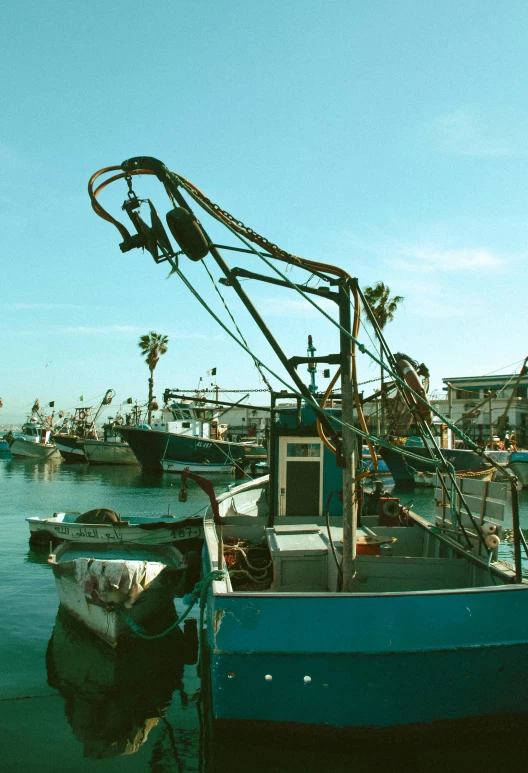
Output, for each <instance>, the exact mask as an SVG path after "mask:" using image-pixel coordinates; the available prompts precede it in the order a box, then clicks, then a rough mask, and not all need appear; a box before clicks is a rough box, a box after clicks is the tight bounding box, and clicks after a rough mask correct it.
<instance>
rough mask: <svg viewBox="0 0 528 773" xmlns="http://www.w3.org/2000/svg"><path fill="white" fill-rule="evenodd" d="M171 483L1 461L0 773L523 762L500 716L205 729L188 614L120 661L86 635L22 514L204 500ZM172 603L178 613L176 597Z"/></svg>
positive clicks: (221, 482)
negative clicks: (477, 722)
mask: <svg viewBox="0 0 528 773" xmlns="http://www.w3.org/2000/svg"><path fill="white" fill-rule="evenodd" d="M230 482H231V479H230V478H226V477H225V476H221V477H217V478H216V479H215V480H214V483H215V486H216V487H217V490H219V491H221V490H223V489H224V488H225V487H226V486H227V485H228V484H229V483H230ZM178 491H179V479H178V478H177V477H176V476H171V475H151V474H148V473H145V472H142V471H141V470H139V468H133V467H132V468H127V467H122V468H119V467H114V468H110V467H109V468H103V467H101V468H97V467H88V466H86V465H80V466H76V465H66V464H63V463H61V462H60V461H57V462H54V461H53V462H47V463H39V462H33V461H31V460H27V461H26V460H19V459H13V460H10V461H7V460H0V524H1V529H2V532H1V534H2V538H1V543H0V544H1V548H0V551H1V552H0V555H1V562H0V583H1V586H0V587H1V593H0V621H1V622H0V630H1V634H2V635H1V637H0V664H1V667H0V673H1V679H0V731H1V758H0V770H2V771H4V773H12V772H13V773H14V772H15V771H31V770H38V771H39V773H47V771H50V772H51V771H53V773H56V771H62V770H75V771H76V773H77V771H78V772H79V773H81V772H82V771H91V772H92V773H94V772H95V773H98V771H99V770H101V771H104V772H105V773H106V772H108V773H113V771H128V772H130V773H135V772H136V771H150V772H151V773H169V772H171V773H172V771H178V772H180V771H207V772H208V773H221V772H224V771H225V772H226V773H227V771H230V773H232V772H233V771H241V772H242V773H243V772H244V771H248V772H249V771H250V772H251V773H259V771H271V772H272V773H273V772H274V771H284V772H285V773H300V772H301V771H314V773H315V772H316V771H325V773H326V771H328V770H332V771H343V773H344V771H378V770H379V771H381V770H383V771H385V770H387V768H389V769H398V768H400V767H401V768H402V769H403V768H405V770H406V771H422V770H423V771H437V770H438V771H441V770H446V771H448V770H449V771H453V770H477V769H478V770H479V771H482V770H491V769H492V768H494V769H497V768H499V767H501V768H503V767H504V766H508V767H510V766H511V767H512V768H513V769H515V770H524V769H525V762H524V760H525V758H526V751H525V739H524V735H525V732H526V729H527V728H528V725H527V724H526V722H525V720H524V719H521V720H519V721H518V722H517V723H515V724H514V725H512V724H511V723H505V722H504V723H503V722H502V721H501V719H500V718H498V719H497V720H496V724H495V726H494V731H493V732H492V733H491V735H490V734H489V733H486V735H482V734H481V733H480V732H479V731H478V730H474V731H473V730H467V731H465V732H464V733H462V734H460V735H459V734H457V736H456V738H451V736H450V735H449V733H441V734H440V736H438V734H436V733H435V734H432V733H429V732H428V731H427V730H425V731H422V732H420V733H419V734H416V735H412V736H410V737H407V736H406V735H405V734H402V733H400V732H398V733H391V734H387V733H385V734H383V735H382V736H381V735H380V736H376V737H375V738H374V740H373V739H372V738H371V737H369V738H367V737H365V740H364V741H361V740H358V739H356V740H354V741H353V742H350V743H343V741H342V740H339V741H337V740H336V741H335V742H330V743H328V742H326V743H325V744H324V745H320V743H319V742H318V741H317V740H316V739H315V738H314V737H313V736H312V735H311V734H302V735H292V734H289V735H285V737H283V738H280V739H277V738H276V737H273V736H271V735H270V734H265V733H259V734H257V735H256V736H254V737H251V738H250V737H248V736H247V735H246V734H244V735H243V736H239V735H238V734H237V733H236V732H233V733H231V732H230V733H229V734H224V733H223V734H222V735H220V736H219V735H216V736H214V735H213V733H212V732H211V731H210V722H209V717H208V711H207V706H204V705H203V703H202V702H201V701H200V679H199V674H198V667H197V657H196V656H197V647H196V644H197V626H196V620H197V615H198V613H197V612H196V614H194V616H193V613H194V612H195V610H193V613H191V616H190V620H189V622H188V623H187V624H186V625H185V627H182V630H181V631H177V632H175V634H174V635H173V636H170V637H167V638H166V639H163V640H160V641H159V642H154V643H153V642H138V643H136V644H131V645H130V646H129V647H128V648H127V650H126V651H125V652H123V653H122V654H120V656H119V658H115V657H114V656H113V655H112V654H111V653H110V652H109V651H108V650H107V649H106V648H105V647H103V646H101V645H99V644H98V643H97V642H95V641H94V640H93V639H92V638H91V637H89V636H86V635H85V633H84V631H83V630H82V629H80V628H79V627H78V626H77V625H76V624H75V625H74V624H72V622H71V620H70V619H69V617H68V616H67V615H64V614H60V613H59V611H58V599H57V593H56V589H55V582H54V579H53V574H52V572H51V569H50V568H49V567H48V565H47V563H46V560H47V554H48V551H47V549H45V548H44V549H36V548H31V547H30V546H29V541H28V537H29V529H28V525H27V523H26V521H25V518H26V517H28V516H31V515H36V516H39V517H46V516H50V515H52V514H53V512H54V511H57V510H80V511H86V510H90V509H92V508H94V507H109V508H112V509H114V510H116V511H117V512H118V513H120V514H121V516H122V517H126V515H127V514H132V513H135V514H140V513H145V514H146V513H149V514H159V515H164V514H166V513H167V511H169V510H170V512H171V513H172V514H180V513H181V514H182V515H183V514H186V515H188V514H192V513H196V512H199V511H201V510H203V508H204V507H205V505H206V501H205V495H204V494H203V492H202V491H201V490H199V489H198V488H197V487H196V486H194V485H193V484H192V483H190V484H189V497H188V500H187V502H185V503H181V502H179V501H178ZM400 496H401V499H402V502H403V503H404V504H408V503H410V501H413V502H414V509H415V510H416V511H417V512H420V513H421V514H423V515H425V516H426V517H430V516H431V514H432V513H431V509H432V508H431V492H430V491H427V490H423V491H415V492H412V493H411V492H408V493H401V494H400ZM521 518H522V524H523V525H524V526H525V528H528V492H526V491H523V492H522V493H521ZM506 525H507V524H506ZM506 549H508V548H506ZM177 607H178V608H179V609H180V610H182V609H183V607H181V602H178V601H177ZM497 625H500V621H497ZM527 669H528V664H527ZM482 678H483V679H485V674H483V675H482ZM519 678H520V679H526V674H519ZM409 679H412V674H409ZM527 681H528V680H527ZM350 699H351V700H361V696H350ZM527 721H528V718H527Z"/></svg>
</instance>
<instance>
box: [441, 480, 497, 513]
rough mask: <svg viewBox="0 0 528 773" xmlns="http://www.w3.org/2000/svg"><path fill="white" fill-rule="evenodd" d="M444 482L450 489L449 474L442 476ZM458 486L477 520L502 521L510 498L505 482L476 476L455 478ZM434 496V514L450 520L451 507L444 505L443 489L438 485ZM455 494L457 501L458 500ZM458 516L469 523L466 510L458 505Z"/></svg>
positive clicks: (445, 499)
mask: <svg viewBox="0 0 528 773" xmlns="http://www.w3.org/2000/svg"><path fill="white" fill-rule="evenodd" d="M442 478H443V480H444V481H445V483H446V487H447V490H448V491H450V490H451V481H450V479H449V476H447V475H444V476H442ZM457 480H458V483H459V486H460V488H461V490H462V493H463V495H464V499H465V501H466V504H467V506H468V508H469V510H470V512H471V514H472V515H473V517H474V518H475V520H477V521H478V522H481V521H482V520H483V519H484V518H491V519H493V520H495V521H503V520H504V517H505V512H506V508H507V506H508V505H509V501H510V498H511V494H510V488H509V486H508V485H507V484H505V483H501V482H494V481H483V480H477V479H476V478H457ZM434 497H435V505H436V506H435V515H436V517H437V518H444V517H445V518H447V519H448V520H451V517H450V514H449V511H450V509H451V508H449V507H445V504H447V503H448V502H447V497H446V496H445V494H444V489H443V487H441V486H440V485H437V487H436V488H435V490H434ZM458 498H459V497H458V495H457V501H458ZM443 505H444V506H443ZM459 511H460V517H461V519H462V522H463V523H467V522H469V523H471V519H470V517H469V516H468V514H467V512H466V510H465V509H464V508H463V507H459Z"/></svg>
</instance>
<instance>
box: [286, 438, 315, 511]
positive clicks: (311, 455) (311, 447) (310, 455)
mask: <svg viewBox="0 0 528 773" xmlns="http://www.w3.org/2000/svg"><path fill="white" fill-rule="evenodd" d="M279 459H280V463H279V515H291V516H309V517H311V516H314V517H319V516H320V515H322V512H323V509H322V508H323V444H322V442H321V441H320V440H319V438H317V439H316V438H310V439H309V440H308V439H307V438H305V437H281V438H280V441H279Z"/></svg>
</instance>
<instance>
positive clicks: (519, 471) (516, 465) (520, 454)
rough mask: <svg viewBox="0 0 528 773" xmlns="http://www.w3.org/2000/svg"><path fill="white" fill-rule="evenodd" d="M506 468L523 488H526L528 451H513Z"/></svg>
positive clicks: (527, 482) (527, 486)
mask: <svg viewBox="0 0 528 773" xmlns="http://www.w3.org/2000/svg"><path fill="white" fill-rule="evenodd" d="M508 467H509V468H510V470H511V471H512V472H513V474H514V475H515V476H516V477H517V480H518V481H519V483H520V484H521V486H523V487H524V488H528V451H514V452H513V453H511V454H510V458H509V461H508Z"/></svg>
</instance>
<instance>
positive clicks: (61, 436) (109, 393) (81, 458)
mask: <svg viewBox="0 0 528 773" xmlns="http://www.w3.org/2000/svg"><path fill="white" fill-rule="evenodd" d="M114 397H115V391H114V390H113V389H107V390H106V392H105V395H104V397H103V399H102V401H101V404H100V406H99V407H98V409H97V412H96V414H95V416H93V413H92V409H91V407H88V406H80V407H78V408H76V409H75V412H74V414H73V416H66V417H64V419H63V423H62V426H61V427H60V428H59V429H58V431H56V432H54V433H53V442H54V443H55V445H56V446H57V448H58V450H59V453H60V455H61V456H62V458H63V459H64V461H65V462H68V463H70V464H85V463H86V462H87V461H88V459H87V458H86V454H85V453H84V448H83V442H84V440H89V439H91V440H97V439H98V434H97V429H96V427H95V423H96V421H97V419H98V418H99V416H100V414H101V411H102V410H103V408H104V407H105V406H107V405H110V403H111V402H112V399H113V398H114Z"/></svg>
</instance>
